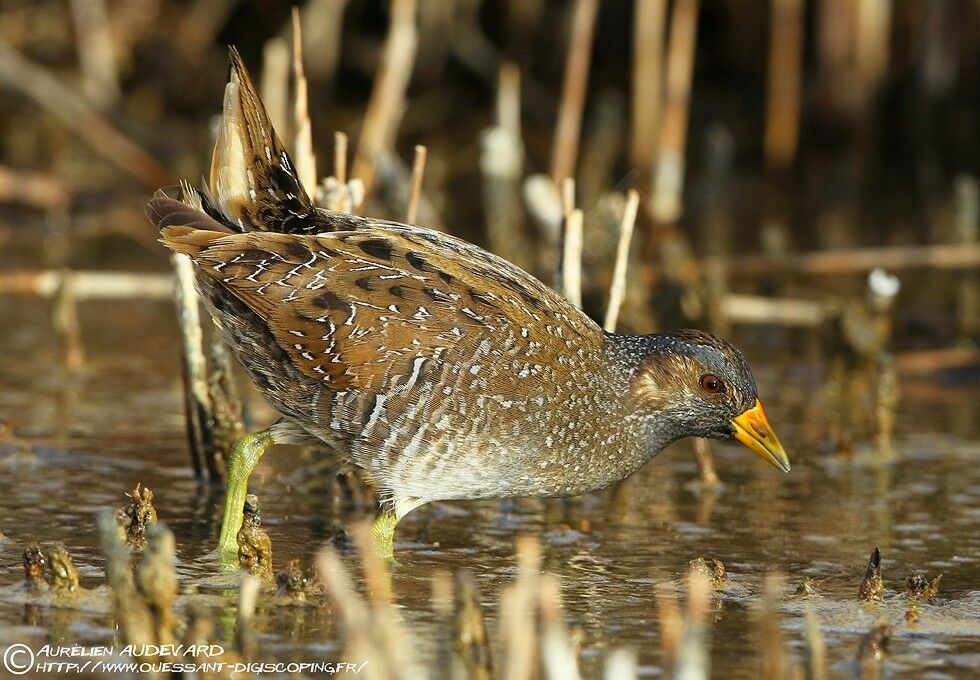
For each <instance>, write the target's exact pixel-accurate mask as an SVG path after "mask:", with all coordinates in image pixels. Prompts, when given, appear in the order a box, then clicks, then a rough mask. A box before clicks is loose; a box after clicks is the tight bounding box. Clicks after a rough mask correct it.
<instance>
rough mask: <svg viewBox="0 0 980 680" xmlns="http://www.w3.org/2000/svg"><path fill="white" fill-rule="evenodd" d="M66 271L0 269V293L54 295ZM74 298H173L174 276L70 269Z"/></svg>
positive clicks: (47, 296)
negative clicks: (5, 270) (6, 270)
mask: <svg viewBox="0 0 980 680" xmlns="http://www.w3.org/2000/svg"><path fill="white" fill-rule="evenodd" d="M65 274H66V272H65V271H64V270H59V269H43V270H41V271H16V272H0V295H36V296H38V297H45V298H50V297H54V296H55V294H56V293H57V292H58V290H59V288H60V287H61V285H62V281H63V280H64V277H65ZM71 278H72V286H73V287H74V292H73V295H74V297H75V299H76V300H92V299H127V298H135V299H149V300H165V299H172V298H173V295H174V277H173V276H171V275H169V274H144V273H142V272H98V271H72V272H71Z"/></svg>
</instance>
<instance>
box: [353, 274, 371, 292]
mask: <svg viewBox="0 0 980 680" xmlns="http://www.w3.org/2000/svg"><path fill="white" fill-rule="evenodd" d="M354 285H355V286H357V287H358V288H362V289H364V290H366V291H368V292H369V293H370V292H371V291H372V290H374V289H373V288H371V277H370V276H362V277H361V278H359V279H357V280H356V281H355V282H354Z"/></svg>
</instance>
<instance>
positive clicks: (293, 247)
mask: <svg viewBox="0 0 980 680" xmlns="http://www.w3.org/2000/svg"><path fill="white" fill-rule="evenodd" d="M283 250H285V252H286V255H287V256H289V257H290V258H292V259H294V260H296V261H298V262H308V261H309V259H310V250H309V248H307V247H306V246H304V245H303V244H302V243H300V242H299V241H297V240H296V239H283Z"/></svg>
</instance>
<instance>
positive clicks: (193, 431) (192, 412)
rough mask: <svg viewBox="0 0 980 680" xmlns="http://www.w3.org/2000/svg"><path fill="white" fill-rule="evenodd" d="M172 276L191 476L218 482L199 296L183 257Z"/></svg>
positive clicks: (177, 258) (176, 258)
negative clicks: (189, 446)
mask: <svg viewBox="0 0 980 680" xmlns="http://www.w3.org/2000/svg"><path fill="white" fill-rule="evenodd" d="M171 261H172V262H173V266H174V272H175V274H176V286H175V289H174V290H175V293H176V296H175V298H176V303H177V321H178V323H179V325H180V336H181V341H182V342H181V347H182V350H183V352H182V359H183V363H184V374H183V375H184V411H185V414H186V416H187V435H188V438H189V439H190V444H191V459H192V462H193V464H194V474H195V476H196V477H197V478H198V479H202V478H204V476H205V472H206V474H207V477H208V479H211V480H218V479H220V478H221V473H220V471H219V470H218V467H217V461H215V459H214V431H213V429H212V428H213V423H214V407H213V404H212V403H211V394H210V392H209V391H208V367H207V361H206V359H205V357H204V334H203V331H202V330H201V314H200V304H199V295H198V292H197V288H196V287H195V285H194V265H193V264H192V263H191V260H190V258H189V257H187V256H186V255H180V254H174V255H173V257H172V258H171Z"/></svg>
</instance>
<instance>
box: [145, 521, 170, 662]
mask: <svg viewBox="0 0 980 680" xmlns="http://www.w3.org/2000/svg"><path fill="white" fill-rule="evenodd" d="M176 552H177V547H176V544H175V542H174V535H173V532H171V531H170V529H168V528H167V527H166V526H165V525H164V524H163V523H162V522H155V523H154V524H152V525H150V527H149V528H148V529H147V530H146V551H145V552H144V553H143V559H142V560H141V561H140V562H139V564H137V565H136V586H137V588H138V589H139V593H140V596H142V598H143V601H144V602H145V603H146V605H147V607H148V609H149V610H150V615H151V616H152V617H153V639H154V641H155V642H156V643H157V644H159V645H173V644H174V643H176V642H177V633H176V629H177V625H178V623H177V615H176V613H175V612H174V603H175V602H176V600H177V593H178V591H179V589H180V584H179V582H178V581H177V570H176V567H175V558H176ZM164 654H166V653H164Z"/></svg>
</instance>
